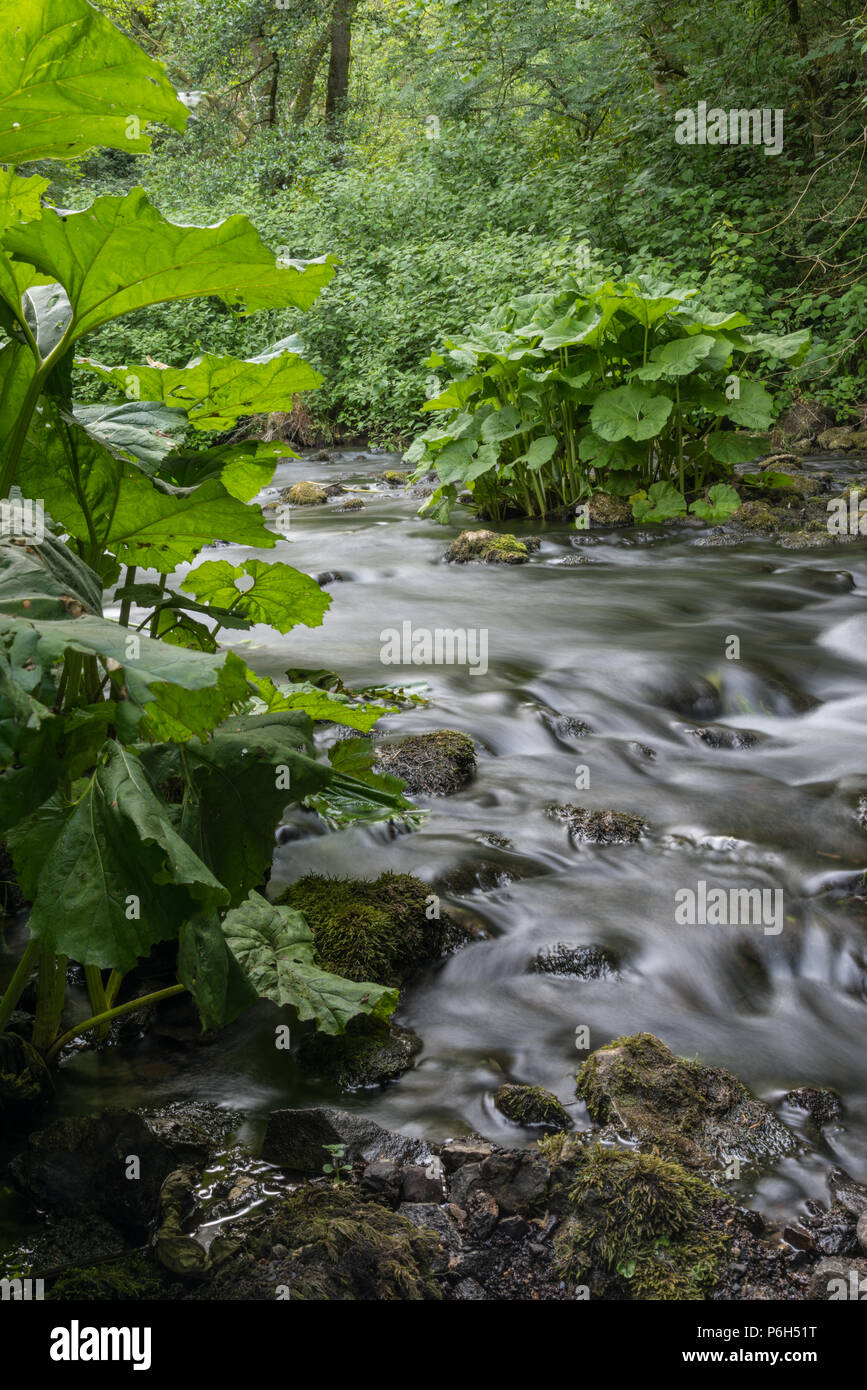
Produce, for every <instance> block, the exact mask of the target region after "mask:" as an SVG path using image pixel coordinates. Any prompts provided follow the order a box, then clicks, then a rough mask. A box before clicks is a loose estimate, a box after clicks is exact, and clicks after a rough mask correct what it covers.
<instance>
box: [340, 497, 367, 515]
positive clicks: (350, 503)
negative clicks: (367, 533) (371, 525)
mask: <svg viewBox="0 0 867 1390" xmlns="http://www.w3.org/2000/svg"><path fill="white" fill-rule="evenodd" d="M363 507H364V503H363V502H362V500H361V498H360V497H347V499H346V501H345V502H340V503H339V504H338V506H337V510H338V511H339V512H360V511H361V510H362V508H363Z"/></svg>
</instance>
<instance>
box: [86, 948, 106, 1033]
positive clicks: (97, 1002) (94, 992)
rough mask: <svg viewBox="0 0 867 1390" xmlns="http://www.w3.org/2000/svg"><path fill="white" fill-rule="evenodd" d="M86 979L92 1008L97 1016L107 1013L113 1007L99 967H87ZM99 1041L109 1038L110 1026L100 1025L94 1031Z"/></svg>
mask: <svg viewBox="0 0 867 1390" xmlns="http://www.w3.org/2000/svg"><path fill="white" fill-rule="evenodd" d="M84 978H85V980H86V981H87V996H88V998H89V1000H90V1007H91V1008H92V1009H93V1012H94V1014H95V1015H97V1016H98V1015H100V1014H104V1013H106V1011H107V1010H108V1009H109V1008H110V1007H111V1006H110V1004H109V1001H108V999H107V998H106V993H105V986H104V984H103V982H102V971H101V970H100V968H99V966H98V965H86V966H85V967H84ZM94 1031H95V1035H96V1037H97V1039H98V1040H99V1041H100V1042H104V1041H105V1039H106V1038H107V1037H108V1024H100V1026H99V1027H98V1028H97V1029H95V1030H94Z"/></svg>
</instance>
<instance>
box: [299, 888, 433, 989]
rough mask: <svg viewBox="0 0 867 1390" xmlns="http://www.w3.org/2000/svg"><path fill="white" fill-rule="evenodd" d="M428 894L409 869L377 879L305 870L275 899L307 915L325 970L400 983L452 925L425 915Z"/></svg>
mask: <svg viewBox="0 0 867 1390" xmlns="http://www.w3.org/2000/svg"><path fill="white" fill-rule="evenodd" d="M429 896H430V889H429V888H428V886H427V884H425V883H422V882H421V880H420V879H417V878H413V877H412V875H411V874H391V873H385V874H380V876H379V878H377V879H354V878H352V879H344V878H331V877H328V876H325V875H323V874H307V875H306V876H305V877H304V878H301V879H299V880H298V882H297V883H293V884H292V885H291V886H290V887H289V888H287V889H286V891H285V892H284V893H282V894H280V895H279V897H278V898H277V901H278V902H280V903H285V904H287V905H288V906H289V907H294V908H296V909H297V910H298V911H299V912H301V913H302V914H303V915H304V917H305V918H306V919H307V922H308V924H309V926H310V928H311V930H312V932H313V935H314V938H315V942H316V959H317V961H318V963H319V964H320V965H321V966H322V967H323V968H324V969H326V970H330V971H332V972H333V973H334V974H335V975H343V976H344V977H345V978H346V979H349V980H358V981H367V980H370V981H372V982H373V983H374V984H381V985H400V984H402V983H403V981H404V979H406V977H407V976H408V975H409V974H410V973H411V972H412V971H413V970H415V969H417V968H418V966H419V965H421V964H422V963H423V962H424V961H426V960H430V959H433V958H434V957H436V956H438V955H440V954H441V953H442V950H443V948H444V945H445V942H446V935H447V931H448V929H450V928H451V927H452V926H453V924H452V923H451V922H450V920H449V919H447V918H445V917H444V918H442V919H441V920H439V921H437V920H431V921H429V920H428V918H427V916H426V915H425V914H426V908H427V902H428V898H429Z"/></svg>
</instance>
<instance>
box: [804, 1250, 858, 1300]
mask: <svg viewBox="0 0 867 1390" xmlns="http://www.w3.org/2000/svg"><path fill="white" fill-rule="evenodd" d="M807 1297H808V1298H811V1299H815V1300H816V1301H817V1302H825V1303H830V1302H837V1301H843V1302H854V1301H857V1302H861V1301H862V1300H865V1299H867V1260H860V1259H854V1258H852V1257H851V1256H850V1257H849V1258H848V1259H847V1258H846V1257H845V1256H832V1257H831V1258H830V1259H827V1260H820V1261H819V1263H818V1264H817V1265H816V1267H815V1269H814V1270H813V1273H812V1276H811V1278H810V1287H809V1291H808V1293H807Z"/></svg>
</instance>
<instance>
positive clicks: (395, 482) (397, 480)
mask: <svg viewBox="0 0 867 1390" xmlns="http://www.w3.org/2000/svg"><path fill="white" fill-rule="evenodd" d="M408 477H409V474H408V473H401V471H400V469H398V468H388V469H386V471H385V472H384V473H383V475H382V481H383V482H384V483H387V484H388V486H389V487H403V486H404V484H405V483H406V480H407V478H408Z"/></svg>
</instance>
